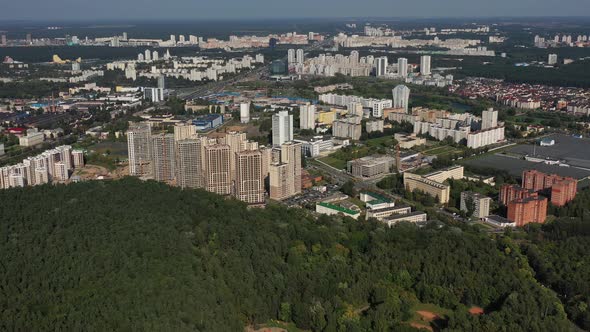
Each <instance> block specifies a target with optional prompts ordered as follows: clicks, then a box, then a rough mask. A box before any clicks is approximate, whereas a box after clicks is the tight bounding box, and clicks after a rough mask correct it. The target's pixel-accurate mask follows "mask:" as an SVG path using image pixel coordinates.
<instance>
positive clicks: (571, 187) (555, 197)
mask: <svg viewBox="0 0 590 332" xmlns="http://www.w3.org/2000/svg"><path fill="white" fill-rule="evenodd" d="M577 193H578V181H576V180H575V179H572V178H567V179H565V180H563V181H560V182H558V183H556V184H554V185H553V186H552V187H551V204H553V205H555V206H564V205H565V204H567V203H568V202H570V201H572V200H573V199H574V198H576V194H577Z"/></svg>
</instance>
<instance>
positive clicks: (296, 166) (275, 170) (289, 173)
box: [269, 142, 301, 200]
mask: <svg viewBox="0 0 590 332" xmlns="http://www.w3.org/2000/svg"><path fill="white" fill-rule="evenodd" d="M277 151H278V152H279V153H280V160H279V161H277V160H276V159H275V160H273V163H272V164H271V166H270V167H269V173H270V198H271V199H276V200H283V199H286V198H289V197H291V196H294V195H297V194H299V193H301V143H292V142H289V143H285V144H283V145H281V146H280V147H278V148H276V149H275V153H273V155H274V156H275V158H276V156H277V153H276V152H277Z"/></svg>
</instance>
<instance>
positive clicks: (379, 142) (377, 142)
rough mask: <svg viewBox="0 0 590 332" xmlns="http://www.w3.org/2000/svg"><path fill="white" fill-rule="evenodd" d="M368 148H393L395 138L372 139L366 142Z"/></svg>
mask: <svg viewBox="0 0 590 332" xmlns="http://www.w3.org/2000/svg"><path fill="white" fill-rule="evenodd" d="M364 143H365V144H366V145H367V146H368V147H382V146H390V147H393V137H392V136H383V137H379V138H371V139H369V140H366V141H365V142H364Z"/></svg>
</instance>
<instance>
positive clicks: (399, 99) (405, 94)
mask: <svg viewBox="0 0 590 332" xmlns="http://www.w3.org/2000/svg"><path fill="white" fill-rule="evenodd" d="M392 94H393V108H403V109H404V110H405V111H406V113H408V106H409V103H410V88H408V87H407V86H405V85H398V86H396V87H395V88H394V89H393V90H392Z"/></svg>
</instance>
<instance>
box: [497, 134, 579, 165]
mask: <svg viewBox="0 0 590 332" xmlns="http://www.w3.org/2000/svg"><path fill="white" fill-rule="evenodd" d="M546 139H549V140H552V139H553V140H555V145H552V146H539V145H538V144H537V147H536V148H535V147H534V146H533V145H517V146H515V147H513V148H511V149H510V150H508V151H509V152H510V153H516V154H521V155H523V156H524V155H530V156H532V155H533V151H534V152H536V155H535V156H536V157H540V158H547V157H548V158H551V159H558V160H564V161H565V162H566V163H568V164H569V165H571V166H577V167H584V168H590V139H589V138H576V137H573V136H570V135H563V134H553V135H549V136H547V137H546Z"/></svg>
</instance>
